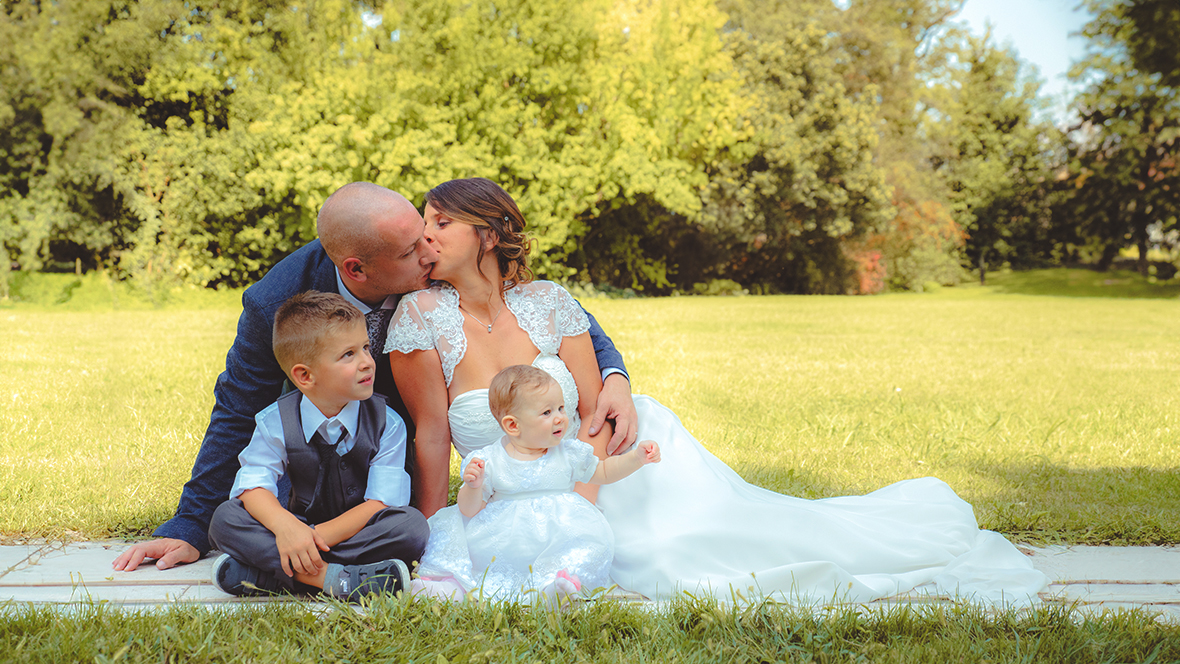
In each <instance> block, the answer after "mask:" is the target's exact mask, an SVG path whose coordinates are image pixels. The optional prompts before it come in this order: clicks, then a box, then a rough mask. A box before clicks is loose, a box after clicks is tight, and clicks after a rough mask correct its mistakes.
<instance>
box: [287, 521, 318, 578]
mask: <svg viewBox="0 0 1180 664" xmlns="http://www.w3.org/2000/svg"><path fill="white" fill-rule="evenodd" d="M275 544H276V545H277V546H278V549H279V560H280V561H282V563H283V573H284V574H286V575H287V576H294V575H295V572H298V573H300V574H307V575H308V576H315V575H316V574H318V573H319V571H320V570H321V569H323V567H324V561H323V559H321V558H320V551H329V550H330V549H329V548H328V545H327V543H325V542H324V539H323V538H322V537H320V534H319V533H317V532H316V531H315V528H312V527H311V526H309V525H307V524H306V523H303V522H302V521H300V520H298V519H296V518H294V517H292V518H291V520H290V522H288V523H287V524H285V526H284V527H283V528H279V529H278V530H276V531H275Z"/></svg>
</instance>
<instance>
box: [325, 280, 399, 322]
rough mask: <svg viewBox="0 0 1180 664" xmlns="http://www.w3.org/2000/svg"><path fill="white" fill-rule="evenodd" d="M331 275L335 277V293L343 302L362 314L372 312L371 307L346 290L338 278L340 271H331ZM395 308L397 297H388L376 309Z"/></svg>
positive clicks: (342, 281)
mask: <svg viewBox="0 0 1180 664" xmlns="http://www.w3.org/2000/svg"><path fill="white" fill-rule="evenodd" d="M332 273H333V274H335V275H336V291H337V292H338V293H340V295H341V296H342V297H343V298H344V299H345V300H348V302H349V303H350V304H352V305H353V306H354V307H356V308H357V309H360V310H361V313H362V314H367V313H369V312H370V311H372V310H373V307H370V306H369V305H367V304H365V303H364V302H361V301H360V300H358V299H356V296H355V295H353V294H352V291H350V290H348V288H347V287H346V286H345V285H344V280H343V279H341V278H340V270H333V271H332ZM395 307H397V296H396V295H390V296H389V297H387V298H385V301H384V302H382V303H381V306H379V307H377V308H378V309H393V308H395Z"/></svg>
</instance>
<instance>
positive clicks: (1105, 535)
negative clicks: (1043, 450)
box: [733, 460, 1180, 546]
mask: <svg viewBox="0 0 1180 664" xmlns="http://www.w3.org/2000/svg"><path fill="white" fill-rule="evenodd" d="M733 468H734V470H736V471H737V472H738V474H739V475H741V476H742V477H743V478H745V479H746V480H747V481H748V482H750V483H751V484H755V485H758V486H761V487H763V488H766V489H770V490H771V491H776V492H778V493H784V494H787V495H791V496H795V497H798V498H807V499H816V498H827V497H832V496H843V495H863V494H866V493H869V492H871V491H873V490H876V489H879V488H881V487H879V486H873V487H866V488H865V489H864V490H856V489H852V488H850V487H847V486H840V485H838V484H836V483H832V482H830V481H827V479H826V478H825V474H824V473H823V472H822V470H821V471H819V472H807V471H803V470H799V469H795V468H786V467H780V466H776V465H773V464H756V463H755V464H749V463H747V464H736V465H734V466H733ZM967 468H968V472H970V473H971V474H974V475H978V476H979V477H980V478H984V479H987V480H990V481H991V482H990V484H992V486H994V488H993V489H991V490H980V489H976V491H975V492H974V494H971V493H969V492H968V491H970V490H968V491H964V492H963V498H964V499H966V500H967V501H968V502H970V503H971V504H972V507H974V509H975V516H976V518H977V519H978V521H979V525H980V527H981V528H986V529H988V530H995V531H998V532H1000V533H1003V534H1005V535H1007V536H1009V538H1011V539H1013V540H1015V541H1020V542H1030V543H1034V544H1091V545H1116V546H1149V545H1157V546H1158V545H1176V544H1180V470H1165V469H1159V468H1144V467H1138V466H1136V467H1104V468H1073V467H1069V466H1068V465H1063V464H1056V463H1048V462H1037V461H1032V462H1030V463H1005V462H991V461H986V460H980V461H976V462H974V463H970V464H969V465H968V466H967ZM935 475H937V473H935ZM915 477H917V475H915ZM899 479H900V478H899ZM905 479H909V478H905ZM952 488H955V487H952Z"/></svg>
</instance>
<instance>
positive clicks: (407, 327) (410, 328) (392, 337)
mask: <svg viewBox="0 0 1180 664" xmlns="http://www.w3.org/2000/svg"><path fill="white" fill-rule="evenodd" d="M434 339H435V333H434V330H433V329H432V328H431V326H430V323H429V322H427V321H426V319H425V318H424V317H423V316H422V311H421V310H420V309H418V293H410V294H409V295H407V296H405V297H403V298H402V301H401V302H399V303H398V305H397V310H396V311H394V312H393V320H392V322H391V323H390V325H389V335H388V336H387V337H386V338H385V352H386V353H392V352H394V351H396V352H398V353H409V352H411V351H415V350H431V349H433V348H434Z"/></svg>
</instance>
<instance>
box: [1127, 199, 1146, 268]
mask: <svg viewBox="0 0 1180 664" xmlns="http://www.w3.org/2000/svg"><path fill="white" fill-rule="evenodd" d="M1140 207H1141V206H1136V209H1135V213H1134V214H1133V215H1131V228H1132V229H1133V230H1132V232H1133V233H1134V234H1135V246H1136V247H1138V248H1139V260H1138V261H1136V264H1135V268H1136V269H1137V270H1139V274H1141V275H1143V276H1144V277H1146V276H1147V265H1148V264H1147V223H1148V221H1149V219H1148V215H1147V210H1146V209H1143V210H1142V211H1140V209H1139V208H1140Z"/></svg>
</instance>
